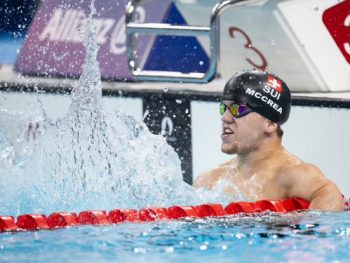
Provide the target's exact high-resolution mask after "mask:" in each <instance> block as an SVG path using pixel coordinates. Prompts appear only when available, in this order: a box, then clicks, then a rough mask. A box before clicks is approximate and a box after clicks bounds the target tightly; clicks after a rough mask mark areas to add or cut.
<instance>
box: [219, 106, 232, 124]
mask: <svg viewBox="0 0 350 263" xmlns="http://www.w3.org/2000/svg"><path fill="white" fill-rule="evenodd" d="M221 120H222V122H229V123H230V122H234V120H235V118H234V117H233V116H232V114H231V113H230V111H229V110H228V109H226V111H225V112H224V114H223V115H222V116H221Z"/></svg>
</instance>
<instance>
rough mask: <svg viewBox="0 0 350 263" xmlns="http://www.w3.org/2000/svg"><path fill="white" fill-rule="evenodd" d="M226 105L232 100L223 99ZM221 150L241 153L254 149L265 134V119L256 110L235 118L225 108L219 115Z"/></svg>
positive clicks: (228, 152)
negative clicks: (220, 122)
mask: <svg viewBox="0 0 350 263" xmlns="http://www.w3.org/2000/svg"><path fill="white" fill-rule="evenodd" d="M223 103H224V104H225V105H227V106H230V105H232V104H233V103H234V102H233V101H223ZM221 120H222V134H221V140H222V144H221V151H223V152H224V153H227V154H236V153H238V154H242V153H246V152H249V151H252V150H254V149H255V148H257V147H258V146H259V142H261V140H262V139H263V136H264V134H265V122H266V119H265V118H264V117H263V116H261V115H260V114H258V113H256V112H250V113H249V114H247V115H244V116H243V117H240V118H235V117H233V116H232V114H231V113H230V112H229V110H226V111H225V112H224V114H223V115H222V117H221Z"/></svg>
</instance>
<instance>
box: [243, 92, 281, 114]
mask: <svg viewBox="0 0 350 263" xmlns="http://www.w3.org/2000/svg"><path fill="white" fill-rule="evenodd" d="M245 93H246V94H249V95H250V96H253V97H255V98H257V99H259V100H261V101H263V102H264V103H266V104H267V105H269V106H270V107H272V108H273V109H274V110H275V111H277V112H278V113H279V114H282V108H281V107H280V106H279V105H278V104H277V103H275V102H274V101H273V100H271V99H269V98H268V97H266V96H264V95H262V94H261V93H260V92H257V91H255V90H252V89H250V88H247V90H246V91H245Z"/></svg>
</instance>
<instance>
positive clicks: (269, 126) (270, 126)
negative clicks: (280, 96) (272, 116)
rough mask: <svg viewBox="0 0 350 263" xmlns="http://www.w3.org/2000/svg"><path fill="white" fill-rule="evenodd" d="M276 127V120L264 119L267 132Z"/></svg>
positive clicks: (271, 131)
mask: <svg viewBox="0 0 350 263" xmlns="http://www.w3.org/2000/svg"><path fill="white" fill-rule="evenodd" d="M277 128H278V124H277V123H276V122H273V121H270V120H268V119H266V125H265V131H266V132H267V133H268V134H271V133H273V132H275V131H276V130H277Z"/></svg>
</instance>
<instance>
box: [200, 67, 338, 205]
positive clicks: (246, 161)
mask: <svg viewBox="0 0 350 263" xmlns="http://www.w3.org/2000/svg"><path fill="white" fill-rule="evenodd" d="M290 109H291V94H290V91H289V89H288V87H287V85H286V83H285V82H284V81H283V80H281V79H280V78H278V77H276V76H274V75H271V74H268V73H267V72H259V71H255V70H252V71H244V72H241V73H238V74H236V75H234V76H233V77H232V78H231V79H229V80H228V82H227V83H226V85H225V88H224V92H223V95H222V98H221V103H220V114H221V115H222V117H221V120H222V135H221V139H222V144H221V150H222V152H224V153H227V154H236V157H235V158H234V159H232V160H230V161H228V162H226V163H224V164H221V165H220V166H218V167H216V168H214V169H212V170H210V171H207V172H205V173H203V174H201V175H199V176H198V177H197V178H196V180H195V182H194V186H195V187H197V188H199V187H204V188H207V189H209V190H210V189H213V188H215V186H216V185H218V184H222V182H223V181H225V182H227V187H226V188H225V190H224V191H225V192H226V193H227V194H232V195H236V196H237V195H238V194H239V193H237V188H238V189H239V190H240V192H241V193H240V194H241V195H243V196H244V198H245V199H246V200H248V201H257V200H262V199H271V200H281V199H286V198H291V197H301V198H303V199H305V200H308V201H310V209H315V210H324V211H342V210H344V201H343V197H342V195H341V193H340V191H339V189H338V187H337V186H336V185H335V183H334V182H332V181H331V180H329V179H328V178H326V177H325V175H324V174H323V173H322V172H321V171H320V169H319V168H318V167H316V166H315V165H313V164H309V163H305V162H304V161H302V160H301V159H299V158H298V157H296V156H294V155H293V154H291V153H290V152H288V151H287V150H286V149H285V148H284V147H283V145H282V137H283V130H282V128H281V125H282V124H283V123H285V122H286V121H287V120H288V117H289V113H290ZM301 128H302V127H301ZM233 186H236V187H233Z"/></svg>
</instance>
